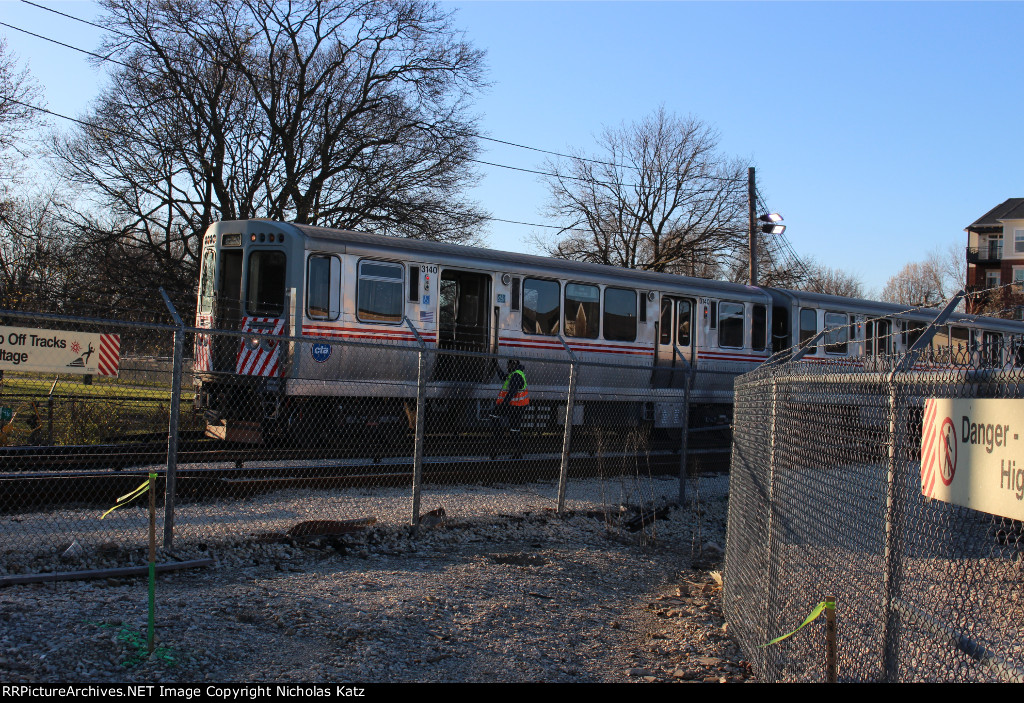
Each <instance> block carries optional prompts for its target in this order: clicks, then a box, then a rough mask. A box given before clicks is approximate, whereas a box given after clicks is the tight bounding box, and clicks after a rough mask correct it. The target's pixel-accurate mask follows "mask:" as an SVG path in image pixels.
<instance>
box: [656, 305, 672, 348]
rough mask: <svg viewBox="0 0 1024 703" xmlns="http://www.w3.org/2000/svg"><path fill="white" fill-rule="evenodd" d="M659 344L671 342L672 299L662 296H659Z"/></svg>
mask: <svg viewBox="0 0 1024 703" xmlns="http://www.w3.org/2000/svg"><path fill="white" fill-rule="evenodd" d="M658 329H659V330H660V331H659V333H658V334H659V337H660V338H659V339H658V343H659V344H671V343H672V299H671V298H668V297H665V296H662V298H661V322H660V323H659V324H658Z"/></svg>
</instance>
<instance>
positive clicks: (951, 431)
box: [936, 417, 956, 486]
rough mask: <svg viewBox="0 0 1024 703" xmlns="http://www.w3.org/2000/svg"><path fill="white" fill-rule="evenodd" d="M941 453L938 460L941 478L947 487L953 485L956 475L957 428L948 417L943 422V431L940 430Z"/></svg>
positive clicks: (939, 452)
mask: <svg viewBox="0 0 1024 703" xmlns="http://www.w3.org/2000/svg"><path fill="white" fill-rule="evenodd" d="M939 443H940V446H939V451H938V452H937V456H936V458H937V460H938V461H939V462H940V463H939V478H941V479H942V482H943V483H944V484H946V485H947V486H948V485H949V484H951V483H953V476H954V474H956V427H955V426H954V425H953V419H952V418H949V417H947V418H946V419H945V420H944V421H943V422H942V429H941V430H939Z"/></svg>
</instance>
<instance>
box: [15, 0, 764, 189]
mask: <svg viewBox="0 0 1024 703" xmlns="http://www.w3.org/2000/svg"><path fill="white" fill-rule="evenodd" d="M21 2H23V3H25V4H26V5H30V6H32V7H35V8H38V9H40V10H44V11H46V12H52V13H54V14H56V15H60V16H61V17H65V18H67V19H70V20H74V21H76V22H81V23H83V24H87V25H89V26H92V27H96V28H97V29H101V30H103V31H106V32H112V33H114V34H118V35H119V36H122V37H125V38H128V39H132V38H133V37H131V36H130V35H128V34H125V33H124V32H120V31H118V30H116V29H113V28H110V27H104V26H102V25H100V24H97V23H96V22H90V21H89V20H86V19H83V18H81V17H76V16H74V15H70V14H68V13H66V12H61V11H59V10H55V9H53V8H50V7H46V6H44V5H40V4H38V3H35V2H31V0H21ZM0 25H3V26H5V27H9V28H10V29H14V30H17V31H19V32H24V33H26V34H29V35H31V36H34V37H37V38H39V39H42V40H44V41H49V42H52V43H54V44H58V45H60V46H63V47H66V48H68V49H71V50H73V51H78V52H81V53H83V54H86V55H88V56H92V57H94V58H96V59H99V60H101V61H111V62H113V63H116V64H119V65H121V66H124V67H126V68H134V67H132V66H129V65H128V64H126V63H124V62H122V61H118V60H117V59H114V58H111V57H108V56H102V55H100V54H96V53H94V52H91V51H88V50H86V49H82V48H80V47H76V46H72V45H71V44H65V43H64V42H61V41H58V40H56V39H52V38H50V37H47V36H44V35H40V34H36V33H34V32H30V31H28V30H26V29H22V28H20V27H15V26H13V25H10V24H6V23H3V22H0ZM179 58H180V56H179ZM209 60H210V62H211V63H213V64H214V65H216V66H220V67H221V68H225V69H229V70H237V68H236V67H234V66H232V65H230V64H225V63H222V62H220V61H216V60H214V59H209ZM143 70H145V69H143ZM149 73H152V72H149ZM153 75H155V74H153ZM474 136H475V138H477V139H480V140H482V141H489V142H495V143H497V144H505V145H507V146H512V147H516V148H518V149H527V150H529V151H536V152H538V153H541V154H549V155H551V156H558V157H560V158H565V159H571V160H575V161H583V162H587V163H593V164H598V165H601V166H611V167H613V168H626V169H631V170H634V171H637V172H638V173H653V174H659V175H677V173H678V172H676V171H663V170H660V169H649V168H644V167H641V166H631V165H629V164H617V163H614V162H610V161H601V160H598V159H590V158H587V157H583V156H578V155H572V154H563V153H561V152H557V151H551V150H549V149H541V148H539V147H534V146H528V145H525V144H519V143H517V142H512V141H508V140H505V139H497V138H495V137H485V136H483V135H474ZM471 161H472V159H471ZM476 163H480V164H484V165H487V166H496V167H499V168H507V169H511V170H516V171H523V172H526V173H534V174H537V175H542V176H548V177H557V178H562V177H564V178H568V179H570V180H580V181H588V182H596V183H600V184H602V185H615V186H624V187H628V188H635V187H637V184H632V183H618V182H614V181H612V182H609V181H597V180H595V179H585V178H576V177H573V176H560V175H559V174H552V173H547V172H545V171H536V170H532V169H526V168H520V167H517V166H507V165H505V164H497V163H490V162H487V161H476ZM701 178H703V179H707V180H716V181H722V182H732V183H739V182H743V181H745V179H744V178H742V177H738V176H713V175H708V174H704V175H702V176H701Z"/></svg>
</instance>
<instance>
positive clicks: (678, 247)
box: [545, 107, 746, 277]
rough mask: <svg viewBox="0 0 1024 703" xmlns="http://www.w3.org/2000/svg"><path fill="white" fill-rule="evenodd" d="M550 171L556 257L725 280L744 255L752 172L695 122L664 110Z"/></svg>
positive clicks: (610, 133) (552, 164)
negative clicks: (727, 269)
mask: <svg viewBox="0 0 1024 703" xmlns="http://www.w3.org/2000/svg"><path fill="white" fill-rule="evenodd" d="M545 166H546V170H548V171H549V172H551V173H552V174H553V175H551V176H550V177H548V178H547V179H546V180H547V185H548V187H549V189H550V196H551V200H550V205H549V207H548V212H549V213H550V215H551V216H553V217H554V218H556V219H557V220H558V221H559V222H561V223H562V230H561V231H560V233H559V235H557V236H556V237H555V239H554V241H551V242H548V243H547V245H546V247H545V248H546V250H547V253H548V254H550V255H551V256H556V257H560V258H565V259H572V260H576V261H589V262H593V263H601V264H611V265H613V266H620V267H625V268H635V269H645V270H648V271H665V272H672V273H680V274H687V275H697V276H704V277H720V276H722V275H723V270H724V266H725V265H726V264H727V263H728V262H729V260H730V259H732V258H734V257H735V256H737V254H738V251H739V250H742V251H743V252H745V251H746V249H745V237H746V234H745V233H746V219H745V218H746V215H745V213H746V176H745V167H744V166H742V165H741V164H739V163H738V162H736V161H730V160H728V159H726V158H724V157H723V156H722V155H721V154H720V153H719V152H718V134H717V133H716V132H715V131H714V130H713V129H711V128H710V127H709V126H708V125H706V124H705V123H703V122H701V121H700V120H698V119H696V118H694V117H686V118H680V117H677V116H675V115H671V114H668V113H666V112H665V109H664V108H663V107H662V108H659V109H658V110H657V111H656V112H654V113H653V114H652V115H650V116H649V117H647V118H645V119H644V120H642V121H641V122H639V123H635V124H631V125H625V124H624V125H622V126H620V127H619V128H617V129H606V130H605V131H604V133H603V134H602V135H601V136H600V138H599V139H598V140H597V152H596V153H594V154H590V155H586V154H584V152H583V151H581V150H573V151H572V152H571V156H570V157H569V158H563V159H559V160H556V161H549V162H548V163H547V164H546V165H545ZM744 255H745V254H744Z"/></svg>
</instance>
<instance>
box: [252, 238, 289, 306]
mask: <svg viewBox="0 0 1024 703" xmlns="http://www.w3.org/2000/svg"><path fill="white" fill-rule="evenodd" d="M286 262H287V259H286V257H285V255H284V252H283V251H263V250H256V251H253V252H250V253H249V275H248V289H247V291H246V296H245V309H246V310H247V311H248V313H249V314H250V315H258V316H260V317H280V316H281V315H282V314H283V313H284V295H285V290H284V283H285V272H286V270H287V268H286V266H285V264H286Z"/></svg>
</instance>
